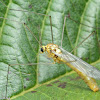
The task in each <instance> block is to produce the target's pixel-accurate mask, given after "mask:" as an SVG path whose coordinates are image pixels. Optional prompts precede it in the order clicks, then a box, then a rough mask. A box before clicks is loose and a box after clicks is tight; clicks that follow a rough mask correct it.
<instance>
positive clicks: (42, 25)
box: [0, 0, 100, 100]
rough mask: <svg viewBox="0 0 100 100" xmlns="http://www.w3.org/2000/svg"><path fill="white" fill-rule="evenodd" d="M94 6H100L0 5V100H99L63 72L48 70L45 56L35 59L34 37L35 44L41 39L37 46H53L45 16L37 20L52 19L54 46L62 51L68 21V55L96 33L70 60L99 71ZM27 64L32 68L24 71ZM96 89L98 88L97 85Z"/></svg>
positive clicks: (62, 1) (90, 1)
mask: <svg viewBox="0 0 100 100" xmlns="http://www.w3.org/2000/svg"><path fill="white" fill-rule="evenodd" d="M4 4H5V5H6V6H7V7H6V6H5V5H4ZM99 6H100V0H87V1H82V0H73V1H70V0H42V1H41V0H38V1H36V0H6V1H5V2H3V4H2V3H1V2H0V17H3V19H2V18H0V99H3V98H5V97H11V98H12V99H16V100H18V99H19V100H24V99H30V100H33V98H34V100H39V99H41V100H45V99H46V100H49V99H52V100H58V99H59V100H63V99H69V100H71V99H72V100H75V99H76V100H77V99H78V100H80V99H83V98H84V99H89V100H91V99H92V98H93V100H94V99H95V100H98V99H99V97H100V92H96V93H94V92H93V91H91V90H90V89H89V87H88V86H87V85H86V84H85V83H84V81H83V80H82V79H80V78H79V76H78V75H77V73H75V72H73V71H72V70H71V69H70V68H69V67H68V66H66V65H65V64H48V63H52V62H53V61H52V59H47V57H46V54H40V45H39V44H38V42H37V41H36V39H35V38H34V35H35V36H36V38H37V39H38V40H39V38H40V33H41V36H42V45H47V44H48V43H52V36H51V26H50V20H49V16H43V15H41V14H45V15H51V19H52V28H53V40H54V41H53V42H54V43H55V44H57V45H61V38H62V30H63V24H64V17H65V16H67V20H66V25H65V29H64V39H63V48H64V49H65V50H67V51H69V52H71V51H72V50H73V49H74V48H75V47H76V46H78V45H79V43H80V42H82V41H83V40H84V39H85V38H86V37H87V36H88V35H90V34H91V33H92V32H93V31H96V32H95V33H94V34H93V35H92V36H90V37H89V38H88V39H87V40H86V41H85V42H84V43H82V44H81V46H78V48H77V49H75V50H74V52H73V54H74V55H76V56H78V57H80V58H82V59H83V60H84V61H86V62H88V63H90V64H92V65H93V66H95V67H96V68H99V69H100V67H99V65H100V59H99V58H100V44H99V41H100V31H99V30H100V25H99V23H100V22H99V19H100V17H99V14H100V9H99ZM14 9H15V10H14ZM26 10H27V11H26ZM32 12H36V13H41V14H40V15H39V14H36V13H32ZM69 16H70V17H69ZM24 23H25V24H26V25H27V26H28V27H29V29H28V28H27V26H26V25H25V24H24ZM29 30H31V31H32V32H30V31H29ZM39 41H40V40H39ZM31 63H37V64H36V65H26V64H31ZM39 63H43V64H39ZM44 63H45V64H44ZM19 64H20V65H19ZM21 64H23V65H21ZM9 65H10V66H9ZM97 83H98V85H99V84H100V81H97ZM99 86H100V85H99Z"/></svg>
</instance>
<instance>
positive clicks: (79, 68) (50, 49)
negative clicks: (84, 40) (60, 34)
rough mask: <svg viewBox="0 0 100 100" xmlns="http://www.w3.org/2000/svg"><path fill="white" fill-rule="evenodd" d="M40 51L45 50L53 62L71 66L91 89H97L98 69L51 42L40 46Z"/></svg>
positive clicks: (99, 77) (99, 73)
mask: <svg viewBox="0 0 100 100" xmlns="http://www.w3.org/2000/svg"><path fill="white" fill-rule="evenodd" d="M41 52H42V53H43V52H47V53H46V54H47V55H48V57H50V58H52V59H53V60H54V61H55V62H57V63H61V62H63V63H65V64H66V65H68V66H69V67H70V68H72V69H73V70H74V71H75V72H77V74H78V75H79V76H80V77H81V78H82V79H83V80H84V81H85V83H86V84H87V85H88V86H89V87H90V89H91V90H92V91H94V92H96V91H98V90H99V88H98V86H97V83H96V81H95V79H100V71H99V70H98V69H96V68H94V67H93V66H91V65H89V64H88V63H86V62H84V61H83V60H81V59H80V58H78V57H76V56H74V55H72V54H71V53H69V52H67V51H66V50H64V49H63V48H60V47H59V46H58V45H56V44H53V43H50V44H47V45H46V46H42V47H41Z"/></svg>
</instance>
